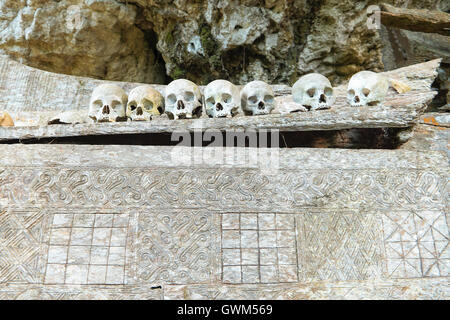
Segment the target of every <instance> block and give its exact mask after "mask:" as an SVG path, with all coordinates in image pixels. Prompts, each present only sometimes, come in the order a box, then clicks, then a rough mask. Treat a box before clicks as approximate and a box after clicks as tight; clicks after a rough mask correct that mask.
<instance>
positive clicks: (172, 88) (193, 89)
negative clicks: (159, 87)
mask: <svg viewBox="0 0 450 320" xmlns="http://www.w3.org/2000/svg"><path fill="white" fill-rule="evenodd" d="M165 112H166V114H167V115H168V116H169V118H171V119H175V120H177V119H191V118H192V117H193V116H196V117H199V116H200V115H201V112H202V93H201V92H200V89H199V88H198V87H197V85H196V84H195V83H193V82H192V81H189V80H185V79H178V80H174V81H172V82H171V83H170V84H169V85H168V86H167V88H166V110H165Z"/></svg>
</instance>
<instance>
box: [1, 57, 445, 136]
mask: <svg viewBox="0 0 450 320" xmlns="http://www.w3.org/2000/svg"><path fill="white" fill-rule="evenodd" d="M439 64H440V60H433V61H429V62H426V63H422V64H418V65H414V66H410V67H406V68H401V69H398V70H395V71H392V72H387V73H385V75H386V76H387V77H389V78H392V79H396V80H398V81H402V82H404V83H406V84H407V85H409V86H410V87H411V88H412V90H411V91H410V92H408V93H406V94H397V93H396V92H395V91H394V90H393V89H390V91H389V96H388V99H387V101H386V102H385V104H384V106H382V107H367V108H352V107H350V106H349V105H348V104H347V102H346V97H345V96H346V84H344V85H341V86H339V87H337V88H335V90H336V95H337V101H336V104H335V105H334V106H333V107H332V108H331V109H330V110H321V111H315V112H299V113H293V114H289V113H288V114H286V112H287V110H289V109H291V108H292V106H293V105H295V103H294V102H293V101H292V95H291V89H290V88H289V87H288V86H285V85H274V86H273V88H274V91H275V93H276V99H277V104H278V108H277V111H276V112H277V113H275V114H271V115H267V116H257V117H245V116H238V117H235V118H232V119H209V118H206V117H205V118H200V119H193V120H178V121H170V120H169V119H168V118H167V117H166V116H161V117H157V118H155V119H154V120H153V121H151V122H148V123H142V122H124V123H112V124H109V123H107V124H93V123H83V124H75V125H47V122H48V120H49V119H51V118H52V117H54V116H55V115H57V114H59V113H61V112H64V111H73V110H79V111H80V113H84V114H87V109H88V104H89V98H90V95H91V92H92V90H93V88H95V87H96V86H97V85H99V84H101V83H106V82H107V81H101V80H94V79H89V78H81V77H73V76H67V75H61V74H54V73H49V72H45V71H41V70H37V69H33V68H30V67H26V66H23V65H21V64H19V63H17V62H14V61H11V60H8V59H5V58H3V59H0V74H1V78H0V109H4V110H6V111H7V112H9V113H10V114H11V116H12V117H13V119H14V122H15V125H16V126H15V127H11V128H0V141H1V140H3V141H5V140H17V139H29V138H45V137H47V138H51V137H68V136H85V135H111V134H135V133H160V132H173V131H186V130H187V131H193V130H196V129H199V130H206V129H213V130H231V129H238V128H244V129H254V130H259V129H269V130H270V129H279V130H281V131H315V130H341V129H349V128H384V127H409V126H412V125H413V124H414V123H416V121H417V119H418V118H419V116H420V114H421V113H422V111H423V110H424V109H425V108H426V105H427V103H428V102H429V101H431V100H432V98H433V97H434V96H435V94H436V92H434V91H432V90H431V89H430V87H431V84H432V83H433V81H434V79H435V77H436V75H437V71H436V69H437V67H438V66H439ZM118 84H119V85H120V86H122V87H123V88H124V89H125V90H126V91H127V92H129V91H130V90H131V89H132V88H134V87H136V86H137V85H139V84H137V83H118ZM153 87H154V88H156V89H157V90H159V91H160V92H162V93H163V94H164V90H165V86H161V85H154V86H153Z"/></svg>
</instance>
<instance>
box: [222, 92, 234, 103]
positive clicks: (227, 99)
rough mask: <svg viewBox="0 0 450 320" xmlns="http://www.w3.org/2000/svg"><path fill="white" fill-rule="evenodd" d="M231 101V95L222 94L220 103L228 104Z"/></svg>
mask: <svg viewBox="0 0 450 320" xmlns="http://www.w3.org/2000/svg"><path fill="white" fill-rule="evenodd" d="M232 100H233V99H232V97H231V95H229V94H228V93H224V94H222V101H223V102H224V103H230V102H231V101H232Z"/></svg>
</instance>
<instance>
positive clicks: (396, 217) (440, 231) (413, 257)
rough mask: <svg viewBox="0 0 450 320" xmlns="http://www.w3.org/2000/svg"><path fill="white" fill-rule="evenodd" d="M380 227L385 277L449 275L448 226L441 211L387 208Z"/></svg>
mask: <svg viewBox="0 0 450 320" xmlns="http://www.w3.org/2000/svg"><path fill="white" fill-rule="evenodd" d="M383 228H384V242H385V249H386V260H387V273H388V276H389V277H392V278H420V277H446V276H448V275H449V268H450V257H449V251H450V250H449V230H448V225H447V222H446V217H445V214H444V213H443V212H441V211H431V210H429V211H420V212H411V211H394V212H387V213H385V214H384V215H383Z"/></svg>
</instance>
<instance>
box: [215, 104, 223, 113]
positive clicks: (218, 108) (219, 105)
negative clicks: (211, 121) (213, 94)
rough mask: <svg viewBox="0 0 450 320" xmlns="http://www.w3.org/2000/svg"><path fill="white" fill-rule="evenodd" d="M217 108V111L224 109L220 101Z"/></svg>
mask: <svg viewBox="0 0 450 320" xmlns="http://www.w3.org/2000/svg"><path fill="white" fill-rule="evenodd" d="M216 110H217V111H222V110H223V107H222V105H221V104H220V103H218V104H217V105H216Z"/></svg>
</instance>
